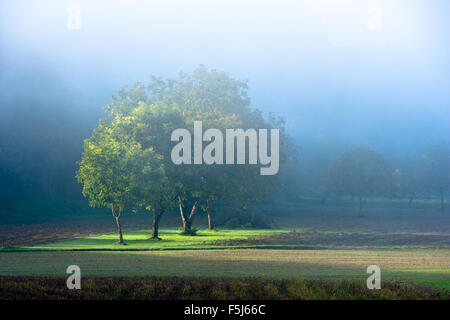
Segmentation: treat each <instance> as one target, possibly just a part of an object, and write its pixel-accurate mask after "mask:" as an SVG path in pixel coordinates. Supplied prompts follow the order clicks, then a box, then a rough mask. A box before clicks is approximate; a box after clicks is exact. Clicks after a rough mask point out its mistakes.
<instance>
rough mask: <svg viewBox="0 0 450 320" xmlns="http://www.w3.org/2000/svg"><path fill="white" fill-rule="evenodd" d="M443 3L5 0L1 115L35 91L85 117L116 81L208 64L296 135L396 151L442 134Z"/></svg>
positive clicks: (446, 26) (445, 130)
mask: <svg viewBox="0 0 450 320" xmlns="http://www.w3.org/2000/svg"><path fill="white" fill-rule="evenodd" d="M78 12H79V15H78V14H77V13H78ZM449 12H450V4H449V3H448V1H445V0H390V1H381V0H378V1H377V0H341V1H338V0H336V1H334V0H315V1H313V0H308V1H306V0H305V1H301V0H298V1H293V0H291V1H287V0H281V1H264V0H263V1H253V0H246V1H242V0H241V1H237V0H227V1H223V0H213V1H212V0H209V1H199V0H194V1H181V0H180V1H175V0H164V1H137V0H131V1H130V0H128V1H125V0H123V1H76V0H73V1H64V0H54V1H43V0H42V1H41V0H37V1H25V0H3V1H1V4H0V90H1V91H0V113H1V114H2V118H3V120H5V119H18V118H20V116H21V114H20V112H25V111H26V112H28V113H30V112H31V113H34V114H36V113H37V114H39V112H40V109H36V108H35V109H33V103H31V104H30V106H29V107H28V108H24V107H23V105H24V104H27V101H28V100H27V99H28V98H30V99H31V97H33V99H36V96H37V97H40V98H42V101H45V103H46V104H47V106H46V110H47V111H48V110H53V108H54V110H55V113H54V114H55V117H57V116H61V114H64V116H65V117H66V118H65V119H66V120H65V121H64V122H63V123H64V125H67V126H74V127H75V126H77V125H79V123H75V122H73V123H72V122H70V119H72V117H73V116H74V115H77V117H76V119H77V121H80V119H81V121H82V122H85V125H87V126H92V127H94V126H95V124H96V121H97V119H98V118H99V117H102V116H103V114H102V109H101V108H102V106H103V105H105V104H106V103H108V101H109V99H110V96H111V94H113V93H114V91H115V90H117V89H119V88H120V87H122V86H123V85H126V84H132V83H133V82H135V81H144V82H145V81H146V80H147V79H148V78H149V76H150V75H162V76H164V77H175V76H176V75H177V74H178V72H179V71H184V72H191V71H192V70H193V69H194V68H195V67H196V66H198V65H199V64H204V65H206V66H207V67H208V68H212V69H217V70H222V71H226V72H227V73H229V74H230V75H231V76H232V77H235V78H238V79H242V80H247V81H248V85H249V95H250V97H251V100H252V105H253V106H254V107H256V108H259V109H261V110H263V112H264V113H266V114H267V113H268V112H275V113H276V114H277V115H280V116H283V117H285V118H286V119H287V130H288V132H289V133H290V134H291V135H292V136H293V137H294V138H296V139H297V141H298V142H299V144H300V145H309V146H314V145H320V143H323V141H333V143H336V144H341V145H345V146H357V145H365V146H369V147H372V148H374V149H376V150H378V151H380V152H385V153H388V154H391V155H392V156H395V155H398V154H403V153H408V152H410V150H413V149H417V148H421V147H425V146H427V145H429V144H433V143H438V142H440V141H441V140H446V139H447V138H448V137H449V136H450V124H449V123H450V122H449V119H450V90H449V88H450V86H449V85H450V62H449V59H448V57H449V56H450V36H449V35H450V20H449V19H448V13H449ZM55 92H58V93H59V96H58V98H57V99H54V95H55ZM27 97H28V98H27ZM39 108H42V106H40V107H39ZM24 110H25V111H24ZM45 114H46V116H47V117H48V114H49V113H45ZM50 114H52V113H50ZM28 117H30V115H29V114H28ZM32 118H33V119H34V118H35V116H34V115H33V116H32ZM84 120H85V121H84ZM94 120H95V121H94ZM40 121H45V119H40ZM9 125H10V126H12V125H13V124H11V122H9ZM32 130H39V126H33V128H32Z"/></svg>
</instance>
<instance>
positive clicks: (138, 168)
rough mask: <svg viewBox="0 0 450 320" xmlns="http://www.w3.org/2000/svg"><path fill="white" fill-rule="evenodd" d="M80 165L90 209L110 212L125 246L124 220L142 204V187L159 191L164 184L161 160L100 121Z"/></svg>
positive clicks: (120, 241) (81, 181)
mask: <svg viewBox="0 0 450 320" xmlns="http://www.w3.org/2000/svg"><path fill="white" fill-rule="evenodd" d="M79 165H80V168H79V170H78V171H77V178H78V181H79V182H80V183H82V184H83V195H84V196H85V197H87V198H88V199H89V202H90V205H91V206H93V207H102V206H105V207H108V208H110V209H111V211H112V214H113V216H114V218H115V221H116V224H117V231H118V234H119V243H120V244H124V240H123V234H122V226H121V220H120V219H121V216H122V214H123V212H124V211H125V209H127V208H130V209H132V208H133V207H135V206H136V204H138V203H139V201H140V198H139V197H138V196H139V195H140V194H141V193H142V192H144V191H143V190H144V189H143V185H151V186H154V187H153V189H157V187H158V186H159V185H160V184H161V182H162V181H163V179H164V170H163V165H162V163H161V161H160V156H159V155H158V154H156V153H155V152H154V151H153V149H152V148H145V149H143V148H142V146H141V145H140V144H139V143H138V142H136V141H135V140H134V139H131V138H130V137H129V136H126V135H122V134H121V132H120V130H117V129H116V127H115V126H114V124H110V123H108V122H107V121H101V122H100V124H99V126H98V128H96V129H95V130H94V132H93V135H92V137H91V138H89V139H86V140H85V142H84V151H83V155H82V159H81V161H80V162H79ZM144 182H145V183H144ZM145 191H146V190H145Z"/></svg>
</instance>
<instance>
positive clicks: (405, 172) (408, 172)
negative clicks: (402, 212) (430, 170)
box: [394, 158, 426, 207]
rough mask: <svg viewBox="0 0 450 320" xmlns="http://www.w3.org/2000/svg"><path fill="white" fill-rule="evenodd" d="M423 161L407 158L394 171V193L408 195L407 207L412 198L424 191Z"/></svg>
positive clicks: (409, 205)
mask: <svg viewBox="0 0 450 320" xmlns="http://www.w3.org/2000/svg"><path fill="white" fill-rule="evenodd" d="M424 169H425V168H424V163H423V161H421V159H420V158H407V159H405V160H404V161H403V162H402V164H401V165H400V166H399V168H398V169H397V170H396V171H395V174H394V180H395V187H396V193H398V194H399V195H401V196H405V197H408V199H409V200H408V207H411V206H412V203H413V201H414V199H416V198H417V197H418V196H419V195H421V194H424V193H425V192H426V185H425V184H426V176H425V170H424Z"/></svg>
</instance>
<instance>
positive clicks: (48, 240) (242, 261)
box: [0, 212, 450, 299]
mask: <svg viewBox="0 0 450 320" xmlns="http://www.w3.org/2000/svg"><path fill="white" fill-rule="evenodd" d="M199 218H201V217H199ZM127 219H129V220H127V222H126V223H125V228H124V229H125V230H124V239H125V242H126V243H127V245H125V246H122V245H119V244H118V243H117V234H116V233H115V232H109V231H108V232H105V231H106V230H110V231H113V230H114V229H113V227H114V225H113V224H112V221H109V220H110V219H109V220H99V221H97V220H85V222H84V224H85V225H86V228H85V229H83V227H82V223H81V222H82V221H81V220H80V222H79V224H78V225H76V228H75V229H74V230H72V229H73V222H71V223H61V225H57V227H55V224H53V222H52V224H51V225H45V224H33V225H13V226H10V225H7V226H3V230H4V231H7V232H6V233H2V234H1V235H0V240H1V241H3V243H4V244H6V245H3V248H2V249H0V280H1V281H2V285H3V286H4V287H5V288H10V289H8V290H9V291H8V290H6V289H4V290H3V291H2V295H3V296H5V297H11V294H12V293H11V292H13V293H14V292H16V294H17V296H25V297H28V295H27V293H26V292H27V288H32V289H33V288H34V289H33V290H37V291H36V295H37V296H41V297H44V296H47V295H48V296H49V297H56V296H57V293H55V292H59V293H60V294H62V295H63V296H64V297H66V298H77V297H78V298H80V297H85V298H89V297H91V296H90V294H91V293H92V292H91V293H89V292H84V293H83V295H84V296H83V295H80V296H70V295H67V293H65V291H64V292H63V291H60V290H62V289H61V288H59V287H58V288H55V287H51V285H53V284H55V285H56V284H57V283H60V282H61V283H62V285H63V286H64V282H63V281H62V280H63V279H65V278H66V277H67V274H66V268H67V266H69V265H73V264H75V265H78V266H80V268H81V272H82V277H83V279H86V281H87V282H88V283H90V286H91V289H92V290H94V287H97V288H98V290H102V289H101V288H104V289H105V290H107V291H108V290H109V291H108V292H109V293H105V292H100V291H98V290H97V291H96V290H94V291H95V292H94V293H92V297H93V298H95V297H97V298H98V297H105V295H106V297H109V294H112V295H113V296H114V298H116V296H115V293H114V292H122V293H121V294H119V295H118V297H123V298H133V297H135V296H134V293H132V291H130V290H134V289H130V288H135V289H136V290H138V291H139V290H141V289H142V290H144V292H145V294H144V293H142V295H141V296H140V297H150V298H152V299H155V298H156V299H158V298H164V297H166V296H164V295H162V296H155V293H151V292H154V290H153V289H152V290H153V291H152V290H150V291H151V292H150V291H149V292H147V291H146V290H147V289H146V288H147V287H152V288H153V287H154V286H162V287H164V286H165V285H166V282H167V283H168V285H172V284H171V283H172V282H173V281H175V282H176V284H174V285H173V290H174V291H173V292H171V293H170V294H169V293H167V296H168V297H172V298H177V297H183V298H184V292H185V290H184V289H183V288H184V287H185V286H187V287H192V288H194V287H198V292H203V293H202V294H203V297H213V296H211V295H212V293H211V292H213V291H214V290H215V289H214V288H216V287H217V286H219V287H222V286H225V287H227V288H229V290H230V291H229V292H228V293H227V296H226V298H230V299H233V297H235V295H236V294H237V295H238V296H239V295H240V294H241V293H239V292H235V290H234V289H232V287H233V286H232V285H231V284H230V283H231V282H229V281H231V280H227V279H240V280H239V281H241V280H242V279H243V280H242V281H243V284H242V286H244V287H251V288H253V286H254V287H255V288H256V289H255V290H257V292H258V293H257V294H256V293H255V294H256V297H261V295H262V297H264V295H265V294H267V295H266V296H267V297H268V298H270V297H271V293H270V292H272V291H273V290H272V289H270V290H272V291H270V290H269V289H267V290H269V291H267V290H266V289H265V288H266V286H269V287H270V286H271V284H270V283H269V284H268V283H266V281H269V280H270V279H272V280H273V281H278V282H276V285H275V284H274V286H275V287H276V288H277V289H276V290H275V289H274V290H275V291H274V292H279V293H280V295H277V294H274V295H273V296H274V297H275V296H277V297H279V298H292V297H294V298H295V297H296V295H294V296H292V295H291V294H290V293H289V292H290V291H289V290H288V291H289V292H288V291H286V290H287V288H288V287H289V283H291V282H292V281H293V282H295V281H303V280H298V279H305V280H304V281H306V282H305V284H304V285H303V284H302V288H306V287H308V286H309V287H308V288H309V289H308V290H306V291H303V289H302V290H300V291H299V292H301V294H304V295H305V298H308V297H309V298H314V297H316V298H324V299H336V298H337V299H341V298H357V299H359V298H383V299H384V298H386V299H390V298H394V299H395V298H411V297H413V298H419V299H422V298H424V299H428V298H432V299H434V298H444V299H448V297H449V296H448V290H450V234H449V232H448V228H447V227H446V226H448V225H449V222H450V218H449V216H447V215H446V214H436V215H435V216H433V218H429V216H428V215H424V214H421V213H420V212H418V213H416V214H414V213H410V214H409V215H408V216H405V215H404V214H403V213H402V212H394V213H392V214H388V213H386V212H381V213H377V212H374V213H369V214H368V216H367V217H365V218H364V219H360V218H357V217H355V216H353V215H351V214H347V215H346V214H340V213H339V212H336V214H334V213H327V214H325V213H324V214H319V215H317V214H316V213H313V214H310V215H308V214H305V215H303V216H302V217H301V219H299V218H298V217H296V216H289V215H286V216H285V218H283V219H284V220H278V221H277V222H278V223H277V224H276V225H277V227H276V228H274V229H270V230H221V229H219V230H218V231H208V230H204V229H200V230H199V231H198V234H197V235H196V236H182V235H180V234H179V233H180V230H179V229H178V228H177V227H174V226H176V225H177V223H178V222H177V221H176V220H169V219H167V220H166V221H167V225H166V226H165V227H163V228H162V229H161V230H160V237H161V238H162V240H152V239H150V231H149V228H148V229H144V230H143V229H142V226H145V225H149V222H150V217H149V216H139V215H137V216H128V217H127ZM133 219H134V220H133ZM108 222H109V223H110V227H111V229H107V228H106V226H107V225H108ZM171 223H172V224H173V227H168V225H169V226H170V224H171ZM201 224H203V225H204V221H202V220H201V219H199V220H198V225H201ZM97 225H98V227H97ZM139 226H141V228H140V229H139ZM0 230H2V229H1V228H0ZM293 230H295V231H293ZM369 265H378V266H379V267H380V268H381V278H382V287H383V286H386V287H384V288H385V289H386V290H385V291H383V292H382V293H379V294H373V293H371V292H369V291H364V290H363V289H364V286H365V280H366V279H367V277H368V274H367V273H366V269H367V267H368V266H369ZM24 277H25V278H24ZM42 277H44V278H42ZM104 277H110V278H108V279H110V280H101V279H106V278H104ZM148 277H153V278H151V279H153V280H148V279H149V278H148ZM154 277H159V278H158V279H160V280H155V279H154ZM173 277H176V279H184V280H171V279H175V278H173ZM190 277H196V279H197V280H195V281H194V283H191V282H190V281H191V280H189V279H190ZM45 279H47V280H45ZM61 279H62V280H61ZM114 279H116V280H114ZM133 279H134V280H133ZM145 279H147V280H145ZM201 279H204V280H201ZM208 279H209V280H208ZM211 279H213V280H211ZM214 279H215V280H214ZM218 279H225V280H224V281H225V282H226V283H228V284H227V285H225V284H223V283H222V282H220V281H222V280H220V281H219V280H218ZM216 280H217V281H219V283H216V282H217V281H216ZM272 280H270V281H272ZM102 281H106V283H109V282H108V281H110V283H111V285H106V284H105V283H104V282H102ZM142 281H144V282H142ZM146 281H150V282H149V283H148V284H145V285H144V284H142V283H147V282H146ZM180 281H181V282H180ZM186 281H187V283H185V282H186ZM280 281H281V282H280ZM286 281H287V282H286ZM342 281H346V282H342ZM352 281H354V282H352ZM341 282H342V283H341ZM156 283H159V284H156ZM203 283H205V284H204V286H206V287H208V286H209V287H208V288H210V289H205V288H206V287H203ZM337 283H338V284H337ZM339 283H340V284H339ZM206 284H208V285H206ZM403 285H406V287H404V286H403ZM408 285H412V286H415V287H414V288H412V289H411V288H410V287H407V286H408ZM49 286H50V287H49ZM141 286H144V287H145V288H141ZM315 286H318V287H317V288H316V287H315ZM106 287H107V288H106ZM387 287H389V288H390V289H388V288H387ZM108 288H109V289H108ZM139 288H141V289H139ZM201 288H203V289H201ZM257 288H259V289H257ZM0 290H1V288H0ZM55 290H56V291H55ZM192 290H194V289H192ZM202 290H203V291H202ZM205 290H206V291H205ZM208 290H209V291H208ZM211 290H212V291H211ZM227 290H228V289H227ZM252 290H253V289H252ZM258 290H259V291H258ZM277 290H278V291H277ZM346 290H348V291H346ZM430 290H432V291H430ZM436 290H437V291H436ZM110 291H111V292H112V293H111V292H110ZM188 291H189V290H188ZM194 291H195V290H194ZM194 291H192V292H194ZM244 291H245V290H244ZM139 292H140V291H139ZM189 292H190V291H189ZM195 292H197V291H195ZM430 292H431V293H430ZM59 293H58V294H59ZM272 293H273V292H272ZM122 294H123V295H122ZM196 294H197V293H195V294H194V293H192V294H188V295H187V298H189V297H192V296H194V297H196ZM198 294H200V293H198ZM30 297H35V296H33V295H31V296H30Z"/></svg>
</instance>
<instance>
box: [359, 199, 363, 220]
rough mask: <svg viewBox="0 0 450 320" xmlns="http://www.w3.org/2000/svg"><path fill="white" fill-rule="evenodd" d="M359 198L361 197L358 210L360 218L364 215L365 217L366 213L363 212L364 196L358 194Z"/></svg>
mask: <svg viewBox="0 0 450 320" xmlns="http://www.w3.org/2000/svg"><path fill="white" fill-rule="evenodd" d="M358 198H359V212H358V216H359V217H360V218H362V217H364V213H363V210H362V209H363V198H362V196H358Z"/></svg>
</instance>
